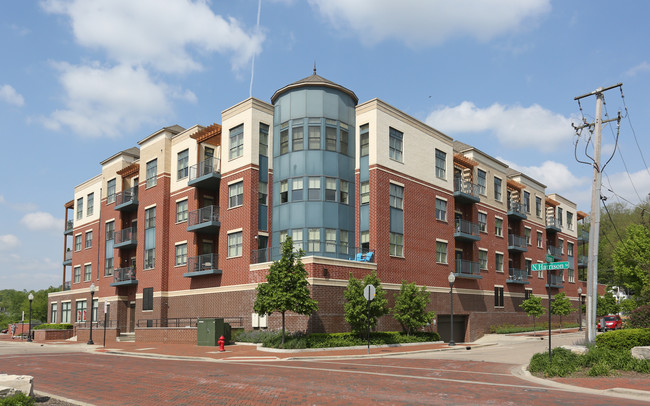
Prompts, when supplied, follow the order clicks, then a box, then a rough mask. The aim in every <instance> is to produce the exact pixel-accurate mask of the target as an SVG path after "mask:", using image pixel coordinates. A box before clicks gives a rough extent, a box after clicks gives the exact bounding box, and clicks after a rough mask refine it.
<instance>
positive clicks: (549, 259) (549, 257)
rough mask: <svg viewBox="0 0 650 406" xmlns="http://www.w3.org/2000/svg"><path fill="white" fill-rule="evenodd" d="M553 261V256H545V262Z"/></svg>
mask: <svg viewBox="0 0 650 406" xmlns="http://www.w3.org/2000/svg"><path fill="white" fill-rule="evenodd" d="M553 261H555V258H553V255H551V254H546V262H553Z"/></svg>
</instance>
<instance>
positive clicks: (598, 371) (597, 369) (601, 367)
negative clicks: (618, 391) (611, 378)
mask: <svg viewBox="0 0 650 406" xmlns="http://www.w3.org/2000/svg"><path fill="white" fill-rule="evenodd" d="M610 372H611V367H610V366H609V365H608V364H607V363H606V362H604V361H599V362H597V363H596V364H595V365H594V366H593V367H591V369H590V370H589V372H588V373H587V375H589V376H607V375H609V374H610Z"/></svg>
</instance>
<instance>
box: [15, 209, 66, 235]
mask: <svg viewBox="0 0 650 406" xmlns="http://www.w3.org/2000/svg"><path fill="white" fill-rule="evenodd" d="M20 222H21V223H22V224H23V225H24V226H25V227H27V228H29V229H30V230H52V231H61V230H63V219H57V218H55V217H54V216H53V215H51V214H50V213H45V212H42V211H37V212H34V213H27V214H25V215H24V216H23V218H22V219H20Z"/></svg>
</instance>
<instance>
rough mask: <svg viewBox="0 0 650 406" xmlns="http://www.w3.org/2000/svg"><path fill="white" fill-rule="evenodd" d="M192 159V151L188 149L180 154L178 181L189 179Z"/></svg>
mask: <svg viewBox="0 0 650 406" xmlns="http://www.w3.org/2000/svg"><path fill="white" fill-rule="evenodd" d="M189 159H190V150H189V149H186V150H184V151H181V152H179V153H178V172H177V173H176V179H177V180H180V179H184V178H187V174H188V171H189V167H188V163H189Z"/></svg>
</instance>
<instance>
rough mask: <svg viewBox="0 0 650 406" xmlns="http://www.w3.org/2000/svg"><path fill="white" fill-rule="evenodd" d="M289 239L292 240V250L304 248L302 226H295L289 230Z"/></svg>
mask: <svg viewBox="0 0 650 406" xmlns="http://www.w3.org/2000/svg"><path fill="white" fill-rule="evenodd" d="M291 239H292V240H293V249H294V250H296V251H297V250H301V249H303V248H304V246H303V238H302V228H296V229H293V230H291Z"/></svg>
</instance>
